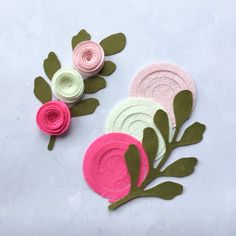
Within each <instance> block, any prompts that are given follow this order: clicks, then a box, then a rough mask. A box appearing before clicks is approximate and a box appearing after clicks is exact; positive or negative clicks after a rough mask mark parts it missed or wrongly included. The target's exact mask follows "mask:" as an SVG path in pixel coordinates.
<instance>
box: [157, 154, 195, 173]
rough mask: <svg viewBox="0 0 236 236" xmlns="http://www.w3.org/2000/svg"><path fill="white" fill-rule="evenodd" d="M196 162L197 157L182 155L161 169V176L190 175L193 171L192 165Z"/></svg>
mask: <svg viewBox="0 0 236 236" xmlns="http://www.w3.org/2000/svg"><path fill="white" fill-rule="evenodd" d="M196 164H197V158H195V157H184V158H181V159H179V160H177V161H175V162H173V163H172V164H170V165H169V166H168V167H166V169H165V170H163V171H162V176H171V177H185V176H188V175H191V174H192V173H193V172H194V167H195V166H196Z"/></svg>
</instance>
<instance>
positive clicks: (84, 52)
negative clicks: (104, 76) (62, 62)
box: [73, 40, 104, 76]
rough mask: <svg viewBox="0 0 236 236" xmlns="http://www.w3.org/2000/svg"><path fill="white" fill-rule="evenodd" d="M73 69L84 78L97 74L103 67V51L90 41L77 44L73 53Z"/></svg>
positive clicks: (98, 45)
mask: <svg viewBox="0 0 236 236" xmlns="http://www.w3.org/2000/svg"><path fill="white" fill-rule="evenodd" d="M73 62H74V67H75V68H76V69H77V70H78V71H79V72H80V73H81V74H83V75H85V76H92V75H95V74H98V72H99V71H100V70H101V69H102V67H103V65H104V51H103V48H102V47H101V46H100V44H98V43H96V42H93V41H91V40H87V41H83V42H81V43H79V44H78V45H77V46H76V47H75V49H74V51H73Z"/></svg>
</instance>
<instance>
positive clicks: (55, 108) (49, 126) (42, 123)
mask: <svg viewBox="0 0 236 236" xmlns="http://www.w3.org/2000/svg"><path fill="white" fill-rule="evenodd" d="M36 122H37V125H38V127H39V129H40V130H41V131H43V132H44V133H46V134H49V135H60V134H63V133H65V132H66V131H67V130H68V128H69V125H70V111H69V108H68V107H67V105H66V104H65V103H64V102H60V101H50V102H47V103H45V104H43V105H42V106H41V107H40V108H39V110H38V112H37V115H36Z"/></svg>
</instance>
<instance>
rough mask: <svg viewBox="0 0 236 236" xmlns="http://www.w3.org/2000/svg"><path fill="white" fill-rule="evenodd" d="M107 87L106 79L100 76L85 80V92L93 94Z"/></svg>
mask: <svg viewBox="0 0 236 236" xmlns="http://www.w3.org/2000/svg"><path fill="white" fill-rule="evenodd" d="M105 87H106V80H105V79H104V78H103V77H100V76H94V77H91V78H88V79H85V80H84V93H85V94H92V93H96V92H97V91H99V90H101V89H103V88H105Z"/></svg>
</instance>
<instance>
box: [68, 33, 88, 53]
mask: <svg viewBox="0 0 236 236" xmlns="http://www.w3.org/2000/svg"><path fill="white" fill-rule="evenodd" d="M90 39H91V35H90V34H89V33H88V32H87V31H86V30H85V29H82V30H80V32H79V33H78V34H76V35H75V36H74V37H73V38H72V40H71V46H72V49H74V48H75V47H76V46H77V45H78V44H79V43H81V42H83V41H86V40H90Z"/></svg>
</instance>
